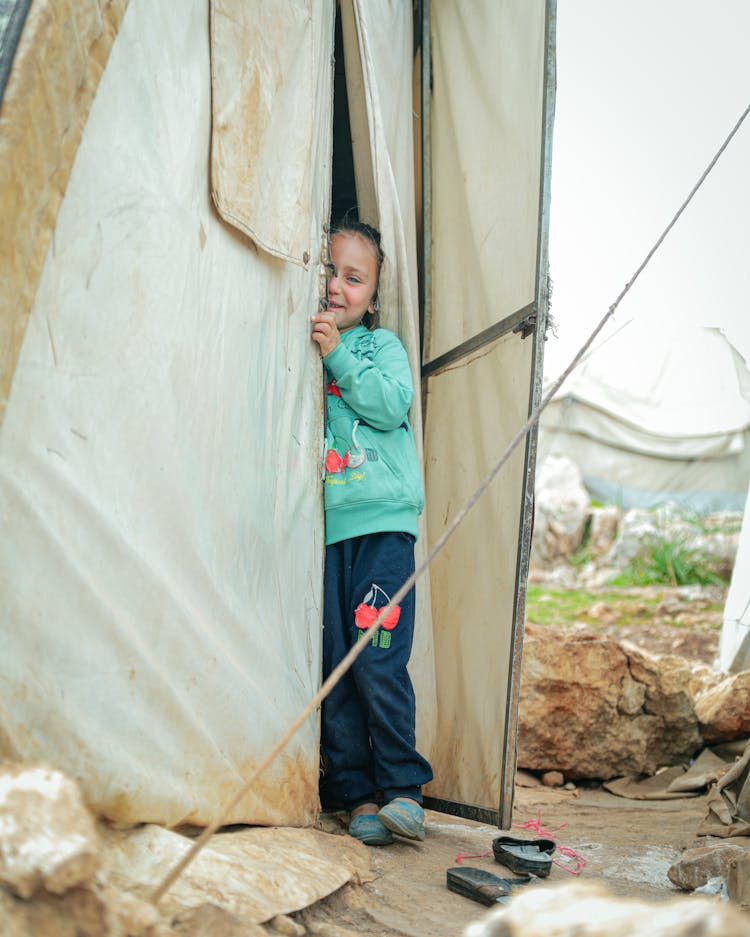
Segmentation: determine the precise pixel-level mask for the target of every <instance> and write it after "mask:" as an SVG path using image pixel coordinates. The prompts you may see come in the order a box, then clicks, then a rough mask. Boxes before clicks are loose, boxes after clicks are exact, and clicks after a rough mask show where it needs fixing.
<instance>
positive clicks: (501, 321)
mask: <svg viewBox="0 0 750 937" xmlns="http://www.w3.org/2000/svg"><path fill="white" fill-rule="evenodd" d="M1 9H2V12H1V13H0V17H2V19H0V63H1V64H2V69H0V78H2V81H3V98H2V109H1V110H0V207H1V208H2V211H1V212H0V215H1V217H2V222H1V223H2V229H1V230H0V242H1V250H0V256H2V263H3V275H2V277H1V278H0V409H1V410H2V414H3V417H2V427H1V429H0V516H1V517H2V521H3V526H4V531H5V535H4V537H3V538H2V542H1V543H0V582H1V586H0V588H1V590H2V591H1V595H2V599H1V602H2V605H1V606H0V612H1V619H0V620H1V622H2V624H1V625H0V627H1V628H2V638H1V640H2V653H0V687H2V691H1V692H0V757H7V758H14V759H25V760H35V759H41V760H44V761H46V762H48V763H51V764H53V765H54V766H56V767H59V768H62V769H63V770H65V771H66V772H67V773H68V774H69V775H71V776H73V777H74V778H76V779H77V780H79V781H80V783H81V785H82V787H83V790H84V792H85V795H86V797H87V799H88V801H89V803H90V804H91V805H92V807H93V808H94V809H95V810H96V811H97V812H99V813H100V814H102V815H104V816H106V817H109V818H111V819H113V820H115V821H117V822H121V823H128V822H141V821H152V822H158V823H162V824H166V825H168V826H172V827H174V826H177V825H179V824H182V823H186V822H189V823H196V824H205V823H207V822H209V821H210V820H211V819H212V818H213V817H214V816H215V815H216V814H217V813H218V812H219V810H220V808H221V807H222V806H223V805H224V804H225V803H226V802H227V801H228V800H229V798H230V797H231V796H232V795H233V793H234V792H235V791H236V790H237V789H238V788H239V787H240V785H241V783H242V780H243V778H246V777H248V775H249V774H250V773H251V772H252V770H253V768H254V767H255V766H256V765H257V764H258V763H259V762H260V761H261V760H262V759H263V758H264V756H265V754H266V753H267V752H268V751H269V749H270V748H271V746H272V745H273V744H274V743H275V742H276V740H277V739H278V738H279V737H280V736H281V734H282V733H283V731H284V730H285V729H286V728H287V726H288V725H289V724H290V723H291V722H292V720H293V719H294V718H295V717H296V716H297V715H298V714H299V712H300V711H301V710H302V708H303V707H304V705H305V704H306V703H307V702H308V701H309V699H311V698H312V696H313V694H314V692H315V690H316V689H317V687H318V686H319V683H320V629H321V598H322V581H321V580H322V558H323V511H322V496H321V490H320V483H319V479H320V457H321V448H322V439H323V393H322V380H321V367H320V361H319V357H318V356H317V354H316V352H315V349H314V348H313V347H312V343H311V341H310V338H309V317H310V314H311V313H312V311H313V310H314V309H315V308H316V306H317V303H318V302H319V298H320V297H321V295H322V292H323V289H324V270H325V266H324V264H325V260H326V245H327V238H326V231H327V225H328V222H329V217H330V213H331V209H332V206H333V205H336V204H339V203H345V202H346V200H347V198H349V199H351V193H353V197H354V198H355V199H356V204H357V208H358V211H359V214H360V216H361V217H365V218H367V219H368V220H370V221H373V222H375V223H376V224H378V226H379V227H380V229H381V231H382V233H383V239H384V246H385V253H386V256H387V258H388V259H387V263H386V267H385V268H384V272H383V281H382V284H381V304H382V307H383V310H384V312H383V318H384V324H385V325H386V326H388V327H390V328H392V329H394V330H395V331H397V332H398V333H399V335H400V336H401V338H402V339H403V341H404V343H405V345H406V347H407V349H408V351H409V354H410V356H411V361H412V366H413V371H414V377H415V386H417V387H419V386H420V384H421V387H422V395H421V396H422V400H421V401H420V399H419V396H420V395H419V394H417V395H416V397H417V399H416V400H415V403H414V406H413V414H412V417H413V424H414V426H415V430H416V434H417V436H419V437H420V438H423V441H424V472H425V481H426V489H427V504H428V508H427V510H426V513H425V516H424V518H423V521H424V525H423V533H422V536H421V537H420V540H419V549H420V550H421V555H422V556H424V555H425V551H426V549H427V547H428V546H429V545H430V544H431V543H434V542H435V541H436V540H437V538H438V537H439V536H440V534H441V533H442V531H443V530H444V529H445V525H446V524H447V523H448V522H449V521H450V519H451V517H452V516H453V514H454V513H455V511H456V509H457V508H458V507H459V506H460V504H461V503H462V502H463V500H464V499H465V498H466V497H467V496H468V495H469V494H471V492H472V491H473V490H474V488H475V487H476V485H477V484H478V483H479V481H480V480H481V479H482V477H483V476H484V474H485V473H486V471H487V470H488V469H489V467H490V466H491V465H492V463H493V461H495V460H496V459H497V458H498V457H499V455H500V454H501V453H502V451H503V449H504V447H505V445H506V444H507V441H508V440H509V439H510V438H512V436H513V435H514V433H515V432H516V430H517V428H518V426H519V425H520V424H522V423H523V421H524V420H525V418H526V416H527V414H528V413H529V410H530V408H531V407H532V406H533V404H534V401H535V400H537V399H538V397H539V375H540V373H541V355H542V346H543V342H542V341H541V340H540V336H541V335H542V334H543V330H544V326H545V322H546V295H547V294H546V256H547V255H546V249H547V228H548V221H547V218H548V198H549V160H550V139H551V125H552V114H553V107H552V105H553V92H554V3H553V2H551V0H550V2H544V0H500V2H498V0H491V2H490V0H484V2H481V3H478V4H474V5H472V7H471V9H469V8H465V7H463V6H459V5H455V4H452V3H446V2H443V0H438V2H435V0H433V2H431V3H428V2H426V0H425V2H423V3H422V4H420V5H419V10H418V13H419V15H417V16H416V18H413V10H412V5H411V4H407V3H403V2H401V3H393V2H386V0H372V2H370V0H368V2H367V3H364V2H362V0H341V2H340V4H336V3H335V2H334V0H320V2H315V3H309V2H304V0H274V2H271V3H264V4H248V3H241V2H239V0H210V2H209V0H184V2H182V3H180V4H179V5H177V6H176V5H175V4H174V3H168V2H166V0H129V2H128V0H92V2H87V3H83V2H80V0H56V2H55V3H53V2H51V0H32V2H28V0H11V2H10V3H4V4H3V5H2V8H1ZM415 49H416V55H415ZM333 63H335V67H334V64H333ZM342 66H343V67H342ZM341 76H343V78H344V86H345V100H346V107H345V108H343V109H342V106H341V102H342V98H341V94H342V90H341V82H340V81H339V80H338V79H339V78H340V77H341ZM343 111H348V114H347V120H345V119H344V117H343V116H342V112H343ZM347 153H349V154H350V155H349V156H348V157H347ZM420 284H421V293H420ZM534 455H535V440H534V437H533V435H532V436H531V437H530V438H529V439H528V441H527V444H526V446H525V447H524V446H522V447H519V449H518V450H517V451H516V453H515V454H514V457H513V458H512V459H511V460H509V462H508V463H507V464H506V466H505V467H504V469H503V471H502V472H501V474H500V475H499V476H498V478H497V479H496V480H495V482H494V483H493V485H492V487H491V488H490V489H489V490H488V492H487V494H486V495H485V497H484V500H483V504H482V507H481V508H479V509H477V510H475V511H474V512H473V514H472V515H470V516H469V518H468V519H467V521H466V522H465V523H464V524H463V525H462V527H461V528H460V530H459V531H458V532H457V533H456V534H455V536H454V537H453V539H452V540H451V541H450V543H449V546H448V547H447V548H446V549H445V550H444V551H443V553H442V554H441V555H440V558H439V559H438V561H437V562H436V563H435V564H434V565H433V567H432V569H431V578H430V579H429V580H428V579H424V580H422V581H421V582H420V583H419V585H418V617H419V620H418V629H417V630H418V634H417V642H416V648H415V653H414V655H413V660H412V670H413V677H414V681H415V685H416V687H417V697H418V727H417V728H418V736H419V745H420V747H421V750H422V751H424V752H425V753H426V754H427V755H428V756H429V757H430V758H431V760H432V762H433V765H434V768H435V775H436V777H435V781H434V782H433V784H432V785H431V786H430V789H429V791H428V793H429V795H430V796H431V798H432V803H433V804H436V805H439V806H441V808H442V809H445V810H449V811H454V812H463V813H464V814H468V815H472V816H477V817H484V818H488V819H491V820H493V821H495V822H499V823H501V824H505V825H507V824H508V823H509V822H510V807H511V801H512V779H513V768H514V757H515V712H516V706H517V697H518V683H519V679H520V653H521V627H520V625H519V623H520V622H522V621H523V607H524V587H525V571H526V568H527V563H528V551H529V540H530V511H529V505H530V501H531V492H532V487H531V486H532V484H533V469H534ZM318 771H319V766H318V726H317V722H316V720H315V719H314V718H311V719H310V720H308V723H307V724H306V725H305V726H304V727H303V729H301V730H300V732H299V733H298V734H297V735H296V736H295V738H294V739H293V740H292V742H291V743H290V744H289V745H288V746H287V747H286V748H285V750H284V752H283V753H282V754H281V756H280V757H279V758H278V759H277V761H276V762H275V763H274V764H273V765H272V766H271V768H270V769H269V770H268V772H267V773H266V774H265V775H264V776H263V777H262V778H261V779H260V781H259V783H258V784H257V785H255V787H254V788H253V789H252V790H251V791H250V792H249V793H248V794H247V796H246V797H245V798H244V799H243V800H242V802H241V803H239V804H238V805H237V807H236V808H235V810H234V812H233V813H232V815H231V817H230V818H229V819H230V820H232V821H236V822H246V823H256V824H287V825H306V824H309V823H311V822H312V821H313V820H314V819H315V817H316V815H317V811H318V808H319V803H318V792H317V787H318Z"/></svg>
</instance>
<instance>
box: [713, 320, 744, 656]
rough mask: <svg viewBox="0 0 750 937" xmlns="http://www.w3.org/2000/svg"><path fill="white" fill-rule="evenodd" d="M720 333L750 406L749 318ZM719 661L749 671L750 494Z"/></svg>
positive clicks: (734, 569)
mask: <svg viewBox="0 0 750 937" xmlns="http://www.w3.org/2000/svg"><path fill="white" fill-rule="evenodd" d="M721 333H722V334H723V335H724V336H725V338H726V340H727V341H728V342H729V343H731V346H732V349H733V351H734V363H735V367H736V373H737V378H738V381H739V384H740V389H741V392H742V395H743V397H744V399H745V400H746V401H747V403H748V405H749V406H750V321H748V320H747V318H743V319H742V320H740V321H733V322H732V324H731V325H730V326H729V327H726V326H725V327H723V328H721ZM748 485H750V473H749V476H748ZM716 663H717V666H718V667H719V669H721V670H729V671H733V672H735V673H737V672H739V671H741V670H750V496H749V497H747V499H746V500H745V511H744V514H743V517H742V527H741V529H740V541H739V545H738V547H737V557H736V558H735V561H734V568H733V570H732V579H731V582H730V583H729V592H728V594H727V600H726V603H725V605H724V621H723V623H722V626H721V635H720V636H719V653H718V658H717V661H716Z"/></svg>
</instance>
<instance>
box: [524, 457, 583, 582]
mask: <svg viewBox="0 0 750 937" xmlns="http://www.w3.org/2000/svg"><path fill="white" fill-rule="evenodd" d="M535 488H536V493H535V498H534V533H533V537H532V542H531V550H532V553H531V558H532V562H533V563H537V564H539V565H541V566H552V565H554V564H555V563H559V562H560V561H561V560H565V559H567V557H568V556H570V554H571V553H572V552H573V551H574V550H575V549H576V548H577V547H578V546H580V544H581V540H582V539H583V532H584V528H585V525H586V518H587V517H588V511H589V502H590V498H589V494H588V492H587V491H586V489H585V488H584V486H583V481H582V479H581V473H580V472H579V471H578V468H577V467H576V465H575V464H574V463H573V462H571V461H570V459H568V458H566V457H565V456H557V455H552V456H549V457H548V458H547V459H545V460H544V462H543V463H542V465H541V467H540V468H539V470H538V472H537V475H536V485H535Z"/></svg>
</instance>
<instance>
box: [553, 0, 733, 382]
mask: <svg viewBox="0 0 750 937" xmlns="http://www.w3.org/2000/svg"><path fill="white" fill-rule="evenodd" d="M749 43H750V0H714V2H710V3H709V2H707V0H627V2H624V3H623V2H619V0H558V17H557V102H556V117H555V128H554V138H553V161H552V200H551V228H550V273H551V276H552V280H553V295H552V306H551V311H552V314H553V316H554V318H555V319H556V320H557V322H558V337H557V338H554V337H552V336H550V339H549V341H548V342H547V344H546V348H545V376H546V377H553V376H555V375H556V374H558V373H559V372H560V371H561V370H562V369H563V368H564V367H565V366H566V365H567V364H568V362H569V361H570V359H571V358H572V357H573V355H574V354H575V352H576V351H577V349H578V348H579V346H580V345H581V344H582V343H583V341H584V340H585V338H586V337H587V335H588V334H589V332H590V331H591V329H592V328H593V326H594V325H595V323H596V322H597V321H598V320H599V319H600V318H601V317H602V316H603V315H604V314H605V312H606V311H607V309H608V308H609V306H610V305H611V304H612V302H613V301H614V300H615V298H616V297H617V295H618V293H619V292H620V290H621V289H622V287H623V286H624V285H625V283H626V282H627V281H628V280H629V279H630V277H631V276H632V274H633V273H634V271H635V270H636V268H637V267H638V266H639V264H640V263H641V261H642V259H643V258H644V257H645V255H646V253H647V252H648V250H649V249H650V248H651V246H652V245H653V243H654V242H655V241H656V239H657V237H658V236H659V234H660V233H661V232H662V230H663V229H664V227H665V226H666V224H667V223H668V222H669V220H670V219H671V217H672V215H673V214H674V212H675V211H676V210H677V208H678V207H679V206H680V204H681V203H682V201H683V200H684V198H685V197H686V196H687V194H688V193H689V191H690V189H691V188H692V186H693V185H694V183H695V182H696V181H697V179H698V177H699V176H700V174H701V173H702V171H703V170H704V168H705V167H706V165H707V164H708V162H709V161H710V159H711V158H712V156H713V155H714V153H715V152H716V150H717V149H718V148H719V146H720V145H721V143H722V142H723V140H724V138H725V137H726V136H727V134H728V133H729V131H730V130H731V128H732V127H733V126H734V124H735V123H736V122H737V120H738V119H739V117H740V115H741V114H742V112H743V110H744V109H745V108H746V107H747V105H748V104H750V52H749V51H748V50H749V49H750V45H749ZM749 280H750V116H749V117H748V118H746V120H745V122H744V124H743V126H742V128H741V129H740V131H739V133H738V134H737V136H736V137H735V138H734V140H733V142H732V143H731V144H730V145H729V147H728V149H727V150H726V152H725V153H724V155H723V156H722V157H721V159H720V160H719V162H718V163H717V165H716V167H715V168H714V170H713V172H712V174H711V176H709V178H708V179H707V180H706V182H705V183H704V185H703V187H702V188H701V189H700V190H699V192H698V193H697V195H696V197H695V199H694V200H693V202H692V203H691V205H690V206H689V207H688V209H687V210H686V212H685V214H684V215H683V216H682V218H681V219H680V221H678V223H677V226H676V227H675V228H674V229H673V231H672V232H671V234H670V235H669V237H668V239H667V240H666V241H665V242H664V244H663V246H662V247H661V248H660V250H659V251H658V252H657V254H656V255H655V256H654V258H653V259H652V261H651V263H650V265H649V267H647V268H646V270H645V271H644V272H643V274H642V275H641V276H640V278H639V280H638V281H637V283H636V284H635V286H634V287H633V289H632V290H631V291H630V293H629V294H628V296H627V297H626V298H625V299H624V300H623V303H622V304H621V306H620V307H619V311H618V313H617V315H616V316H615V328H617V327H619V326H620V325H621V324H622V323H624V322H628V321H629V320H635V322H634V324H633V326H626V329H625V331H626V332H629V333H632V334H633V335H635V334H636V333H637V332H642V329H643V327H644V326H646V325H647V326H648V328H649V329H653V330H654V331H659V332H661V333H662V334H663V333H664V331H665V329H669V328H673V326H674V323H675V322H677V323H679V322H691V321H692V322H701V323H703V324H717V323H718V322H720V323H723V324H725V325H726V326H727V327H728V328H729V329H730V330H731V329H734V330H735V331H738V330H739V331H743V330H744V331H745V333H746V334H747V335H748V336H750V283H749V282H748V281H749ZM639 326H640V327H639ZM622 334H623V337H624V334H625V333H622Z"/></svg>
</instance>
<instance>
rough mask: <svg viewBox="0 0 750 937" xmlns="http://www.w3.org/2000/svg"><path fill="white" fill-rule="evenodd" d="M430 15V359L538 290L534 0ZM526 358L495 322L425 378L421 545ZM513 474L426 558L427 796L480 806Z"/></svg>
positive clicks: (496, 790)
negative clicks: (432, 727)
mask: <svg viewBox="0 0 750 937" xmlns="http://www.w3.org/2000/svg"><path fill="white" fill-rule="evenodd" d="M431 11H432V43H433V74H432V81H433V95H432V105H431V106H432V152H433V159H432V174H433V178H432V200H433V203H432V209H433V248H432V269H431V277H432V284H433V302H432V316H431V319H430V322H429V323H428V324H427V334H426V336H425V347H426V348H427V350H428V358H429V359H435V358H436V357H438V356H440V355H442V354H444V353H448V352H451V351H453V350H455V349H456V348H457V347H459V346H460V345H461V344H462V343H463V342H464V341H466V340H468V339H472V338H475V337H476V336H477V335H479V334H481V333H482V332H484V331H485V330H486V329H487V328H488V327H491V326H493V325H494V324H496V323H499V322H501V320H503V319H505V318H507V317H509V316H512V315H513V314H514V313H516V312H518V311H519V310H521V309H524V308H525V307H527V306H529V305H531V304H534V303H535V302H536V301H537V298H538V296H537V288H538V264H539V254H538V248H539V244H540V241H542V240H543V237H542V235H541V233H540V226H541V220H540V213H541V204H542V198H541V196H540V188H541V186H542V165H543V145H544V131H545V125H544V108H543V104H544V98H545V58H546V51H547V50H546V45H545V41H546V38H547V37H546V32H545V22H546V13H547V10H546V5H545V4H544V3H543V2H533V3H528V2H524V3H519V2H512V0H504V2H495V3H488V4H485V5H484V8H483V10H482V14H481V15H477V12H476V10H474V9H469V8H468V7H465V6H463V5H460V4H454V3H445V2H438V3H433V4H432V5H431ZM510 37H512V39H511V38H510ZM545 273H546V270H545ZM534 353H535V349H534V345H533V342H532V340H530V339H529V340H526V341H524V340H523V339H522V338H521V336H520V334H518V333H516V334H513V333H512V332H509V333H508V334H505V335H504V336H502V337H499V338H497V339H496V340H494V341H491V342H489V343H488V344H485V345H483V346H482V347H481V348H479V349H478V350H476V351H475V352H473V353H471V354H468V355H465V356H463V357H461V358H460V359H458V360H456V361H454V362H453V363H451V364H449V365H446V366H445V367H444V368H442V369H440V370H438V371H436V372H434V373H432V374H431V375H430V376H429V378H428V381H427V388H426V390H427V398H426V399H427V403H426V435H425V452H426V457H425V473H426V478H427V524H428V530H429V535H430V540H431V542H434V541H436V540H437V539H438V537H439V536H440V535H441V534H442V533H443V531H444V530H445V528H446V526H447V525H448V523H449V522H450V521H451V520H452V519H453V517H454V515H455V514H456V512H457V511H458V509H459V508H460V507H461V506H462V505H463V504H464V502H465V501H466V500H467V499H468V498H469V496H470V495H472V494H473V493H474V491H475V489H476V488H477V486H478V485H479V483H480V482H481V481H482V479H483V478H484V477H485V475H486V473H487V472H488V471H489V469H490V468H491V467H492V466H493V465H494V464H495V462H496V461H497V459H498V458H499V457H500V455H501V454H502V453H503V451H504V449H505V447H506V445H507V443H508V442H509V440H510V439H511V438H512V436H513V435H514V434H515V432H516V431H517V430H518V428H519V427H520V426H521V425H522V424H523V423H524V422H525V421H526V418H527V416H528V412H529V405H530V400H531V394H532V373H533V368H534ZM525 469H526V466H525V462H524V447H523V446H520V447H519V448H518V449H517V450H516V452H515V453H514V455H513V457H512V458H511V459H510V460H509V461H508V463H507V464H506V465H505V467H504V468H503V470H502V471H501V473H500V474H499V476H498V477H497V478H496V479H495V481H494V482H493V484H492V485H491V486H490V488H489V489H488V490H487V491H486V492H485V493H484V495H483V496H482V500H481V502H480V503H479V504H478V505H477V506H476V508H475V509H474V510H473V512H472V513H471V514H469V515H468V517H467V518H466V519H465V520H464V522H463V523H462V524H461V526H460V528H459V529H458V530H457V531H456V533H455V534H454V535H453V536H452V538H451V540H450V541H449V542H448V544H447V546H446V547H445V549H444V550H443V552H442V553H441V554H440V555H439V556H438V558H437V559H436V561H435V563H434V564H433V567H432V606H433V620H434V632H435V648H436V651H435V662H436V663H435V666H436V681H437V687H438V704H437V705H438V724H439V727H440V734H439V739H438V742H437V745H436V747H435V749H434V751H433V762H434V767H435V780H434V781H433V782H432V783H431V784H430V785H429V786H428V788H427V791H428V793H429V794H430V796H432V797H435V798H437V799H438V800H442V801H446V802H451V803H463V804H469V805H472V806H474V807H478V808H482V809H484V810H489V811H494V812H496V811H498V807H499V805H500V803H501V800H502V799H503V792H504V790H505V789H507V780H508V772H509V773H510V777H512V773H513V770H514V765H513V759H514V754H515V753H514V749H513V744H512V743H511V744H510V745H508V746H507V750H506V738H511V737H512V732H509V729H512V727H513V725H514V719H515V715H514V713H513V712H512V711H510V710H509V708H508V707H509V699H511V698H512V693H511V690H510V686H511V683H512V680H513V675H514V668H513V654H514V632H513V622H514V601H515V596H516V594H517V590H516V585H517V577H518V575H519V573H518V569H519V560H520V550H521V546H520V543H521V538H520V533H519V531H520V528H521V525H522V514H521V506H522V504H523V501H524V497H525V495H524V492H525V484H526V481H527V479H526V475H525ZM506 733H509V734H508V735H507V736H506ZM506 806H507V804H506ZM505 820H506V821H508V822H509V820H510V817H509V816H507V817H505Z"/></svg>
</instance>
